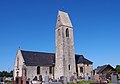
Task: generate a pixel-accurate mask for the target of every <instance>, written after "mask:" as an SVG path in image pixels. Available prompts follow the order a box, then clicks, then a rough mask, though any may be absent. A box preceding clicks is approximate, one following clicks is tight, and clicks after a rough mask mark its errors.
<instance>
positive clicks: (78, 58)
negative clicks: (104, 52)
mask: <svg viewBox="0 0 120 84" xmlns="http://www.w3.org/2000/svg"><path fill="white" fill-rule="evenodd" d="M75 60H76V62H77V63H83V64H92V63H93V62H91V61H90V60H88V59H86V58H84V56H83V55H77V54H76V55H75Z"/></svg>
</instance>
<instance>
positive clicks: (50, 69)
mask: <svg viewBox="0 0 120 84" xmlns="http://www.w3.org/2000/svg"><path fill="white" fill-rule="evenodd" d="M49 73H50V74H52V67H51V66H50V67H49Z"/></svg>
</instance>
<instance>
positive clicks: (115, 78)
mask: <svg viewBox="0 0 120 84" xmlns="http://www.w3.org/2000/svg"><path fill="white" fill-rule="evenodd" d="M111 81H112V83H118V80H117V76H116V75H112V76H111Z"/></svg>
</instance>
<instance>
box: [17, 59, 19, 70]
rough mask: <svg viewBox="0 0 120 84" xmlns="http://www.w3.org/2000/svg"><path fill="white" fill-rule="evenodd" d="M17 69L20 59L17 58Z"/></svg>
mask: <svg viewBox="0 0 120 84" xmlns="http://www.w3.org/2000/svg"><path fill="white" fill-rule="evenodd" d="M17 68H19V57H17Z"/></svg>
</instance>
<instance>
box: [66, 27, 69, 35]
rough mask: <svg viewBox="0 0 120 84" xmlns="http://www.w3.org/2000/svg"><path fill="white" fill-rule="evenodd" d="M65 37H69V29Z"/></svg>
mask: <svg viewBox="0 0 120 84" xmlns="http://www.w3.org/2000/svg"><path fill="white" fill-rule="evenodd" d="M66 37H69V29H68V28H67V29H66Z"/></svg>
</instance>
